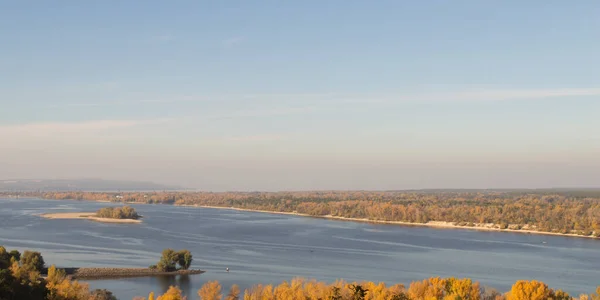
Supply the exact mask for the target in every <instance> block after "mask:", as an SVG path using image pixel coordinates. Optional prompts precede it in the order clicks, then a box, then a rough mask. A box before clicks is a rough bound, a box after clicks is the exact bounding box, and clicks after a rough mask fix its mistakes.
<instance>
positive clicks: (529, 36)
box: [0, 0, 600, 191]
mask: <svg viewBox="0 0 600 300" xmlns="http://www.w3.org/2000/svg"><path fill="white" fill-rule="evenodd" d="M262 3H263V5H258V4H257V2H254V3H249V2H248V3H246V2H236V3H235V5H233V4H232V3H196V2H192V1H189V2H187V1H183V2H179V4H177V5H176V4H174V3H166V2H161V1H146V2H143V5H140V4H137V3H134V2H129V3H91V2H77V1H65V2H60V3H45V2H36V3H35V4H32V3H25V2H8V1H5V2H0V37H1V38H2V47H0V70H2V72H0V105H1V107H2V109H1V110H0V178H1V179H11V178H49V179H55V178H104V179H110V180H139V181H152V182H157V183H162V184H171V185H178V186H184V187H188V188H195V189H201V190H212V191H226V190H266V191H273V190H403V189H430V188H442V189H443V188H556V187H600V184H599V182H600V155H599V153H600V118H599V117H598V116H599V115H600V56H598V53H600V39H598V37H599V36H600V19H599V18H598V17H597V16H598V13H599V12H600V2H597V1H591V0H590V1H588V0H584V1H579V2H577V5H572V3H568V2H562V1H527V2H514V1H511V2H482V1H461V0H459V1H452V2H451V3H449V2H444V1H427V2H412V1H411V2H401V1H380V2H377V3H374V2H356V3H349V2H342V1H330V2H325V3H323V2H320V1H319V2H318V1H298V2H293V3H273V2H270V3H267V2H262Z"/></svg>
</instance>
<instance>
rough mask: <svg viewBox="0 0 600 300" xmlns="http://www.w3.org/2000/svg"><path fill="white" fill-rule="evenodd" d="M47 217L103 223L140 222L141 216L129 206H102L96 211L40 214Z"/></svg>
mask: <svg viewBox="0 0 600 300" xmlns="http://www.w3.org/2000/svg"><path fill="white" fill-rule="evenodd" d="M41 216H42V217H44V218H47V219H84V220H90V221H96V222H105V223H141V222H142V220H140V218H141V216H140V215H139V214H138V213H137V212H136V211H135V209H134V208H133V207H131V206H127V205H126V206H122V207H104V208H101V209H99V210H98V211H96V212H69V213H51V214H42V215H41Z"/></svg>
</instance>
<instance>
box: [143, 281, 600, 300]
mask: <svg viewBox="0 0 600 300" xmlns="http://www.w3.org/2000/svg"><path fill="white" fill-rule="evenodd" d="M198 296H199V297H200V299H202V300H222V299H225V300H238V299H244V300H570V299H575V298H573V297H571V296H570V295H569V294H567V293H565V292H563V291H561V290H554V289H552V288H549V287H548V286H547V285H546V284H545V283H543V282H539V281H535V280H533V281H525V280H519V281H517V282H516V283H515V284H514V285H513V286H512V288H511V290H510V291H508V292H506V293H504V294H501V293H500V292H498V291H496V290H493V289H482V288H481V287H480V286H479V283H478V282H473V281H472V280H471V279H458V278H439V277H434V278H429V279H425V280H423V281H416V282H413V283H411V284H410V286H409V287H408V288H405V286H404V285H402V284H395V285H392V286H387V285H386V284H385V283H374V282H362V283H356V282H354V283H347V282H345V281H341V280H339V281H336V282H335V283H333V284H327V283H324V282H318V281H315V280H305V279H302V278H296V279H294V280H292V281H291V282H283V283H281V284H280V285H277V286H273V285H261V284H259V285H255V286H253V287H252V288H250V289H247V290H246V291H245V292H244V294H243V295H242V294H241V293H240V288H239V287H238V286H237V285H233V286H231V288H230V289H229V291H228V292H227V293H226V294H225V293H224V291H223V289H222V287H221V284H220V283H219V282H217V281H211V282H207V283H206V284H204V285H203V286H202V288H201V289H200V290H198ZM137 299H147V300H180V299H185V298H184V297H183V296H182V295H181V290H179V289H178V288H176V287H173V286H172V287H170V288H169V290H168V291H167V292H166V293H165V294H164V295H162V296H158V297H156V298H155V297H154V293H150V295H149V296H148V298H137ZM578 299H580V300H600V286H599V287H598V288H597V289H596V293H592V294H589V295H580V296H579V298H578Z"/></svg>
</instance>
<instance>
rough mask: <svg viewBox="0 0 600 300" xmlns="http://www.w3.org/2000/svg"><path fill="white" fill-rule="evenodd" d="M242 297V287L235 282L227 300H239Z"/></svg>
mask: <svg viewBox="0 0 600 300" xmlns="http://www.w3.org/2000/svg"><path fill="white" fill-rule="evenodd" d="M239 298H240V287H239V286H238V285H237V284H234V285H232V286H231V288H230V289H229V294H227V297H225V300H238V299H239Z"/></svg>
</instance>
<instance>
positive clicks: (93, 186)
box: [0, 179, 185, 192]
mask: <svg viewBox="0 0 600 300" xmlns="http://www.w3.org/2000/svg"><path fill="white" fill-rule="evenodd" d="M163 190H164V191H173V190H185V188H183V187H179V186H170V185H163V184H157V183H153V182H145V181H123V180H103V179H15V180H0V192H10V191H13V192H17V191H20V192H32V191H98V192H109V191H163Z"/></svg>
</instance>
